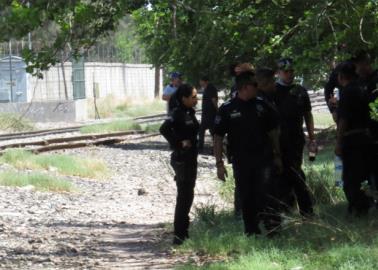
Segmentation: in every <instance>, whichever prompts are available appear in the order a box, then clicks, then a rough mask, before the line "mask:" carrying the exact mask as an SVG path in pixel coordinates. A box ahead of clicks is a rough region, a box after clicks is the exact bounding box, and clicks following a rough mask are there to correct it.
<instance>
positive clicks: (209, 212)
mask: <svg viewBox="0 0 378 270" xmlns="http://www.w3.org/2000/svg"><path fill="white" fill-rule="evenodd" d="M334 133H335V132H334V130H327V131H325V132H323V133H322V135H323V136H324V138H332V137H333V136H334ZM333 158H334V154H333V148H332V147H331V146H327V147H325V148H323V149H322V150H321V151H320V152H319V154H318V156H317V159H316V161H315V162H313V163H310V162H309V161H307V160H305V165H304V169H305V172H306V175H307V181H308V183H309V186H310V189H311V191H312V192H313V194H314V197H315V199H316V211H315V212H316V213H318V214H317V215H316V216H315V217H314V218H312V219H305V220H304V219H302V218H301V217H299V216H298V214H291V215H287V214H285V215H283V216H282V217H283V222H282V228H281V230H280V232H279V234H278V235H276V236H274V237H272V238H268V237H266V236H264V235H262V236H257V237H246V236H245V235H244V234H243V224H242V220H241V219H236V218H235V217H234V214H233V213H232V211H228V210H222V211H216V210H215V209H216V207H215V206H207V207H203V208H200V209H196V214H195V219H194V221H193V223H192V226H191V231H190V239H189V240H188V241H186V242H185V243H184V245H183V246H182V247H181V248H180V249H179V252H181V253H184V254H196V255H195V258H196V259H195V260H193V261H191V260H189V262H188V264H187V265H184V266H180V267H177V269H180V270H189V269H203V270H205V269H206V270H210V269H211V270H213V269H214V270H215V269H216V270H218V269H235V270H236V269H238V270H241V269H264V270H265V269H277V270H278V269H279V270H281V269H282V270H284V269H310V270H317V269H330V270H331V269H343V270H344V269H366V270H367V269H375V268H377V267H378V255H377V254H378V253H377V251H378V249H377V244H378V238H377V237H376V235H377V232H378V230H377V228H378V227H377V225H378V221H377V220H376V219H375V218H374V217H375V216H376V214H377V210H375V209H374V210H373V211H372V212H371V213H370V218H354V217H351V216H347V215H346V213H347V205H346V203H345V197H344V194H343V192H342V190H341V189H340V188H336V187H335V183H334V175H333V171H334V168H333ZM229 180H231V181H230V182H232V178H230V179H229ZM225 185H227V183H226V184H225ZM225 185H223V187H222V188H221V191H223V192H224V190H226V192H225V194H227V195H226V198H228V200H232V195H233V189H232V185H233V184H232V183H231V184H230V185H229V186H227V187H226V188H225ZM189 257H190V258H192V256H189Z"/></svg>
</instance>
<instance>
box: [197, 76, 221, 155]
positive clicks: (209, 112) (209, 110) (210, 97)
mask: <svg viewBox="0 0 378 270" xmlns="http://www.w3.org/2000/svg"><path fill="white" fill-rule="evenodd" d="M200 85H201V87H203V94H202V115H201V125H200V131H199V143H198V148H199V150H200V151H201V150H203V147H204V143H205V133H206V130H209V131H210V134H211V136H213V134H214V132H213V129H214V120H215V116H216V114H217V111H218V89H217V88H216V87H215V86H214V85H213V84H211V83H210V82H209V77H207V76H203V77H202V78H201V80H200Z"/></svg>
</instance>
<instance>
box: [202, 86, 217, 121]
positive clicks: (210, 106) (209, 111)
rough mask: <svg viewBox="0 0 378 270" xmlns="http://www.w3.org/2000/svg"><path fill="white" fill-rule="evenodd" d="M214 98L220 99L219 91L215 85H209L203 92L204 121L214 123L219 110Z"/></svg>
mask: <svg viewBox="0 0 378 270" xmlns="http://www.w3.org/2000/svg"><path fill="white" fill-rule="evenodd" d="M213 98H218V90H217V89H216V88H215V86H214V85H212V84H208V85H207V87H206V88H205V90H204V91H203V97H202V121H204V120H210V121H212V122H214V118H215V115H216V113H217V108H216V107H215V106H214V103H213V101H212V99H213Z"/></svg>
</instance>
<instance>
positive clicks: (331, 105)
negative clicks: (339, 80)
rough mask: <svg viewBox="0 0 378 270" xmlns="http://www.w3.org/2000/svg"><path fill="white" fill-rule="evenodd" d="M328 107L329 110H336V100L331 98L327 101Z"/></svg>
mask: <svg viewBox="0 0 378 270" xmlns="http://www.w3.org/2000/svg"><path fill="white" fill-rule="evenodd" d="M328 106H329V107H330V108H337V98H336V97H331V98H330V99H329V100H328Z"/></svg>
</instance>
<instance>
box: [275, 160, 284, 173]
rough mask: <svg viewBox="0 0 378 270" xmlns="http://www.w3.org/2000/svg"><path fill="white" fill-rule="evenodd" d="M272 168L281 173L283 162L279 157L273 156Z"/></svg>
mask: <svg viewBox="0 0 378 270" xmlns="http://www.w3.org/2000/svg"><path fill="white" fill-rule="evenodd" d="M273 164H274V168H275V169H276V172H277V174H278V175H280V174H282V173H283V164H282V159H281V158H280V157H278V156H277V157H274V159H273Z"/></svg>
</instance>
